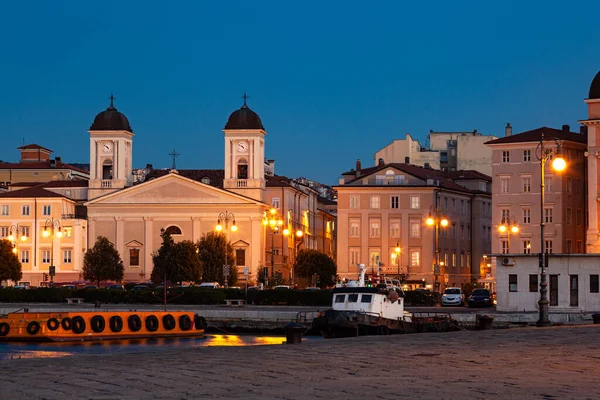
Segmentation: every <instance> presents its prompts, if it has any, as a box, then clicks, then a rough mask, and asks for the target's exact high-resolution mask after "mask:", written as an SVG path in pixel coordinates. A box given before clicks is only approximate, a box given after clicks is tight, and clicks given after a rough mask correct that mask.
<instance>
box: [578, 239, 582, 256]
mask: <svg viewBox="0 0 600 400" xmlns="http://www.w3.org/2000/svg"><path fill="white" fill-rule="evenodd" d="M577 253H579V254H581V253H583V242H582V241H581V240H578V241H577Z"/></svg>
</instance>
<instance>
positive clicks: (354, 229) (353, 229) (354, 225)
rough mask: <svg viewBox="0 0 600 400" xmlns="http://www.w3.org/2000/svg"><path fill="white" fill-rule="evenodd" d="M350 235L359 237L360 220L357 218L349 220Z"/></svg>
mask: <svg viewBox="0 0 600 400" xmlns="http://www.w3.org/2000/svg"><path fill="white" fill-rule="evenodd" d="M350 237H351V238H358V237H360V221H359V220H351V221H350Z"/></svg>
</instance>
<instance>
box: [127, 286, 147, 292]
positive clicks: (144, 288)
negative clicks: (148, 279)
mask: <svg viewBox="0 0 600 400" xmlns="http://www.w3.org/2000/svg"><path fill="white" fill-rule="evenodd" d="M148 289H150V287H148V286H146V285H135V286H134V287H132V288H131V290H132V291H134V292H137V291H139V290H148Z"/></svg>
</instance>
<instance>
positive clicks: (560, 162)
mask: <svg viewBox="0 0 600 400" xmlns="http://www.w3.org/2000/svg"><path fill="white" fill-rule="evenodd" d="M565 168H567V162H566V161H565V159H564V158H562V157H560V156H557V157H556V158H554V160H552V169H553V170H555V171H559V172H560V171H564V170H565Z"/></svg>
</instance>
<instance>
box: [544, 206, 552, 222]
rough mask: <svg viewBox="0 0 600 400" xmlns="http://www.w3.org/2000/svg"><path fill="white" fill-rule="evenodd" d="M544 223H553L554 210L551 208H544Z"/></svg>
mask: <svg viewBox="0 0 600 400" xmlns="http://www.w3.org/2000/svg"><path fill="white" fill-rule="evenodd" d="M544 220H545V221H544V222H546V223H547V224H551V223H552V209H551V208H544Z"/></svg>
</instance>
